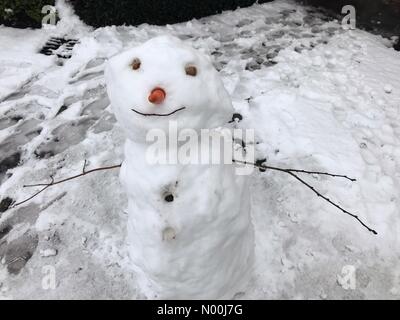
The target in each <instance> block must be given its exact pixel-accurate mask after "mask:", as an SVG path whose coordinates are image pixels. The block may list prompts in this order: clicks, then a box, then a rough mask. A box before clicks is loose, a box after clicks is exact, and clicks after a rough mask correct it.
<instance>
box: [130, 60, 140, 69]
mask: <svg viewBox="0 0 400 320" xmlns="http://www.w3.org/2000/svg"><path fill="white" fill-rule="evenodd" d="M140 65H141V62H140V59H139V58H135V59H133V61H132V63H131V68H132V69H133V70H137V69H139V68H140Z"/></svg>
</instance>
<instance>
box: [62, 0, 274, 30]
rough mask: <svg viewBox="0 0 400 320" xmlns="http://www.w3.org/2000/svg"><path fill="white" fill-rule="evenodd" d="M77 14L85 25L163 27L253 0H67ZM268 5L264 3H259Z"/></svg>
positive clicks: (251, 2)
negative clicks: (151, 25) (149, 25)
mask: <svg viewBox="0 0 400 320" xmlns="http://www.w3.org/2000/svg"><path fill="white" fill-rule="evenodd" d="M70 2H71V3H72V4H73V6H74V9H75V12H76V13H77V15H78V16H79V17H80V18H81V19H82V20H83V21H85V22H86V23H87V24H89V25H92V26H95V27H100V26H106V25H122V24H126V25H139V24H141V23H149V24H157V25H165V24H167V23H176V22H181V21H187V20H190V19H192V18H200V17H204V16H207V15H212V14H215V13H219V12H221V11H222V10H231V9H236V8H237V7H238V6H240V7H245V6H250V5H252V4H253V3H255V2H256V0H139V1H138V0H119V1H113V0H70ZM259 2H260V3H261V2H268V1H265V0H264V1H262V0H261V1H259Z"/></svg>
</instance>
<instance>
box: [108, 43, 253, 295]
mask: <svg viewBox="0 0 400 320" xmlns="http://www.w3.org/2000/svg"><path fill="white" fill-rule="evenodd" d="M160 54H163V56H160ZM165 56H166V57H167V58H168V59H165ZM132 61H134V63H135V66H134V67H133V70H132V69H131V68H132V64H131V63H132ZM167 61H170V63H166V62H167ZM138 64H139V68H136V67H137V65H138ZM188 66H189V67H190V68H188ZM193 67H195V69H196V70H195V72H194V71H193V70H194V69H193ZM127 70H128V71H129V72H131V73H132V74H133V75H131V74H129V73H128V72H126V71H127ZM138 70H139V71H138ZM185 70H186V71H185ZM187 70H189V71H187ZM140 72H142V74H140ZM195 78H196V79H195ZM106 81H107V90H108V94H109V97H110V99H111V104H112V107H113V110H114V112H115V115H116V117H117V119H118V121H119V123H120V124H121V125H122V126H123V127H124V129H125V132H126V134H127V140H126V142H125V158H124V161H123V164H122V167H121V171H120V180H121V183H122V185H123V187H124V189H125V191H126V194H127V196H128V209H127V212H128V216H129V218H128V239H129V245H130V257H131V259H132V262H133V264H132V265H133V267H134V268H135V270H136V273H137V275H138V283H139V285H140V288H141V290H142V291H143V293H144V294H145V295H146V296H147V297H149V298H164V299H184V298H186V299H219V298H227V299H229V298H232V297H233V296H234V295H235V294H236V293H238V292H239V291H240V290H243V289H244V287H245V285H246V283H247V282H248V280H249V277H250V276H251V272H252V264H253V254H254V233H253V227H252V224H251V218H250V194H249V191H248V185H247V184H248V180H247V177H246V176H241V175H237V174H236V172H235V168H234V166H233V165H232V164H224V162H223V161H221V162H220V163H219V164H180V163H179V161H178V162H177V163H166V164H157V163H154V162H153V161H149V160H151V159H149V153H148V150H149V146H150V145H151V142H149V141H148V139H146V133H148V131H149V130H151V129H154V128H157V129H159V130H163V131H164V132H165V133H166V135H167V136H168V132H169V131H168V125H169V121H170V120H172V119H173V120H174V121H176V123H177V126H178V128H179V129H184V128H190V129H193V130H195V131H196V132H197V131H199V130H200V129H206V128H215V127H218V126H220V125H223V124H224V123H226V122H227V120H229V117H230V116H231V115H232V113H233V109H232V105H231V102H230V99H229V96H228V94H227V92H226V90H225V89H224V87H223V85H222V82H221V80H220V79H219V76H218V73H217V72H216V71H215V70H214V69H213V67H212V65H211V62H210V61H209V60H208V58H207V57H206V56H204V55H203V54H201V53H198V52H197V51H195V50H194V49H193V48H191V47H189V46H186V45H184V44H183V43H182V42H181V41H180V40H178V39H176V38H172V37H168V36H164V37H158V38H154V39H152V40H150V41H148V42H146V43H145V44H144V45H142V46H140V47H137V48H134V49H131V50H128V51H127V52H124V53H122V54H120V55H118V56H115V57H113V58H112V59H111V60H110V61H109V63H108V66H107V69H106ZM130 85H132V87H130ZM135 90H138V91H137V92H135ZM155 90H159V91H158V92H157V91H155ZM153 92H157V94H155V95H153ZM149 93H150V96H149ZM182 106H184V107H185V108H184V109H181V108H182ZM132 109H134V110H132ZM178 109H181V110H180V111H179V112H175V113H174V112H173V111H174V110H178ZM155 114H159V115H168V116H156V115H155ZM178 146H179V144H178ZM178 146H174V145H172V146H166V148H165V150H164V152H165V153H166V154H171V152H172V153H173V152H176V153H177V152H178V150H171V148H178Z"/></svg>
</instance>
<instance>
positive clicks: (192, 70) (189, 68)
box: [185, 66, 197, 77]
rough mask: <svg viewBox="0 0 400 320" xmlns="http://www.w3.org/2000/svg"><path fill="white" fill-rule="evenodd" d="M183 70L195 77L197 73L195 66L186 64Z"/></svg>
mask: <svg viewBox="0 0 400 320" xmlns="http://www.w3.org/2000/svg"><path fill="white" fill-rule="evenodd" d="M185 72H186V74H187V75H188V76H192V77H195V76H196V75H197V68H196V67H195V66H186V67H185Z"/></svg>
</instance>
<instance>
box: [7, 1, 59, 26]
mask: <svg viewBox="0 0 400 320" xmlns="http://www.w3.org/2000/svg"><path fill="white" fill-rule="evenodd" d="M54 2H55V1H54V0H0V24H4V25H6V26H9V27H18V28H27V27H31V28H40V27H41V26H42V18H43V17H44V14H42V8H43V6H45V5H54Z"/></svg>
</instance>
